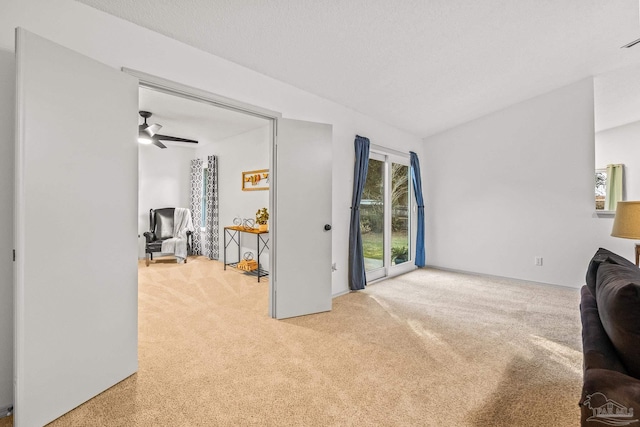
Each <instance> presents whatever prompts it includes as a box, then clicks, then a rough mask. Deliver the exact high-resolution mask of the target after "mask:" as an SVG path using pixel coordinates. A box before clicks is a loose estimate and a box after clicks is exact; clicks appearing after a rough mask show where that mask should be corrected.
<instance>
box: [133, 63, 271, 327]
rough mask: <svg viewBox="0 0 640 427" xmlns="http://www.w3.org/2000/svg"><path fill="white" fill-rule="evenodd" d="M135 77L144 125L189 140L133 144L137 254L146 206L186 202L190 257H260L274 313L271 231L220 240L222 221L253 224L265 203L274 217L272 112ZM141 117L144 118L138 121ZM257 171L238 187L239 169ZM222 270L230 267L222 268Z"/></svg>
mask: <svg viewBox="0 0 640 427" xmlns="http://www.w3.org/2000/svg"><path fill="white" fill-rule="evenodd" d="M133 74H134V75H135V73H133ZM138 77H139V79H140V87H139V110H140V111H147V112H151V113H152V114H153V115H152V117H151V120H148V124H149V125H151V124H155V123H158V124H160V125H161V126H162V130H161V133H162V134H166V135H172V136H177V137H179V138H181V139H187V140H190V141H188V142H183V141H171V140H169V141H167V140H164V139H163V140H162V145H165V146H166V147H167V148H166V149H162V148H160V147H158V146H157V145H143V144H140V145H139V147H138V152H139V176H138V182H139V186H138V231H139V233H138V234H139V236H140V238H139V245H138V257H139V258H144V257H145V255H146V254H145V252H146V250H145V247H146V237H145V236H144V233H145V232H147V231H149V228H150V215H149V212H150V209H158V208H165V207H182V208H187V209H189V211H190V213H191V219H192V223H193V233H192V235H191V240H190V243H191V245H190V246H191V248H190V249H191V252H190V253H191V256H192V257H195V258H197V257H203V258H201V261H202V260H209V259H212V260H217V261H218V262H220V263H224V262H226V263H231V262H234V263H235V262H238V261H241V260H242V259H245V258H246V259H257V258H258V256H259V257H260V260H259V265H258V269H257V272H259V273H261V274H260V275H261V276H262V277H260V279H261V280H262V281H263V282H266V283H265V284H266V285H267V286H268V287H269V291H268V292H269V303H268V305H269V307H268V312H269V315H270V316H272V317H273V315H272V305H273V303H272V297H271V295H272V293H273V292H274V290H273V284H274V281H273V280H271V277H269V276H266V277H265V275H270V274H271V273H272V272H273V263H272V260H273V258H274V256H273V253H274V251H273V250H270V248H273V245H272V244H269V243H271V242H269V240H272V239H270V237H271V234H272V233H268V234H266V235H262V236H261V237H263V239H262V243H263V244H262V245H260V244H257V243H256V240H254V239H249V238H246V237H244V236H240V235H238V236H235V239H234V240H233V242H231V241H230V242H225V237H226V236H225V234H226V231H227V230H226V227H228V226H233V225H234V224H237V223H238V222H241V223H242V224H243V225H244V226H247V227H252V226H253V225H254V223H255V218H256V213H257V212H258V210H262V209H267V210H268V212H269V213H270V214H272V215H273V212H274V210H273V203H272V201H271V200H272V191H270V190H269V184H268V183H269V182H270V180H269V178H270V177H271V171H272V168H273V165H272V154H271V152H272V147H273V136H274V135H273V134H274V132H273V129H274V127H275V125H274V120H275V118H276V117H275V116H274V115H272V116H267V115H265V114H262V113H255V112H251V111H249V112H248V111H246V110H245V109H243V108H238V107H237V106H228V105H226V104H224V103H220V102H218V101H217V100H214V99H210V98H207V97H205V96H202V95H198V94H196V93H194V92H195V90H191V89H189V90H188V92H190V93H187V90H184V89H182V88H179V87H178V88H176V87H175V86H176V85H173V86H174V87H169V88H168V87H166V86H165V85H166V83H165V84H158V82H157V81H155V82H154V81H150V80H149V79H147V78H146V76H145V77H140V76H138ZM140 120H141V121H140V123H142V120H143V119H140ZM192 141H197V143H194V142H192ZM212 159H214V160H213V161H214V162H215V163H212ZM212 164H215V166H213V167H212ZM210 168H211V169H212V170H211V171H210V170H209V169H210ZM213 170H215V172H216V173H215V174H214V173H213ZM254 170H263V171H265V173H264V174H263V178H264V179H263V180H262V182H261V183H260V185H254V184H257V183H256V182H255V181H254V182H249V183H246V185H245V183H244V182H243V183H242V185H241V179H243V176H244V173H245V172H246V171H254ZM210 172H211V173H210ZM243 181H244V179H243ZM265 181H266V183H267V184H266V185H265ZM214 184H215V185H214ZM251 187H259V188H260V190H261V191H243V190H249V189H250V190H253V189H254V188H251ZM213 188H215V196H214V193H213V192H212V193H211V194H208V192H207V190H210V191H213ZM214 201H215V203H214ZM255 226H256V227H257V224H256V225H255ZM239 234H241V233H239ZM230 240H231V239H230ZM265 242H266V244H265ZM225 243H227V244H226V245H225ZM231 243H234V244H235V246H234V245H232V244H231ZM154 255H155V256H154V259H155V260H156V262H172V263H175V262H176V261H175V260H176V257H175V256H173V255H172V256H169V257H166V256H165V257H163V255H165V254H162V253H158V254H154ZM158 256H159V258H158ZM236 257H239V259H235V258H236ZM188 261H189V258H188V259H187V262H188ZM256 264H257V262H256ZM225 269H226V270H234V269H235V268H226V266H225ZM232 273H233V274H242V273H240V272H235V271H233V272H232ZM252 273H255V272H252ZM265 278H268V279H269V280H264V279H265Z"/></svg>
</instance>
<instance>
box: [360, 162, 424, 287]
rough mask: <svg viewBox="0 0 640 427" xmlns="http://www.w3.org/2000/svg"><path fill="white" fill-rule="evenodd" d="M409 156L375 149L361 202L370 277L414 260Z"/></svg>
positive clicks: (363, 233) (365, 257)
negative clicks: (380, 151)
mask: <svg viewBox="0 0 640 427" xmlns="http://www.w3.org/2000/svg"><path fill="white" fill-rule="evenodd" d="M409 174H410V167H409V159H408V158H407V159H404V158H399V157H395V156H390V155H386V154H382V153H377V152H372V153H371V154H370V155H369V169H368V171H367V180H366V182H365V185H364V190H363V193H362V200H361V202H360V231H361V234H362V249H363V252H364V266H365V271H366V273H367V281H371V280H375V279H378V278H381V277H384V276H387V275H388V273H389V270H390V269H392V268H394V267H395V266H399V265H401V264H404V263H407V262H409V261H410V260H411V242H412V239H411V196H412V193H411V186H410V182H411V181H410V175H409Z"/></svg>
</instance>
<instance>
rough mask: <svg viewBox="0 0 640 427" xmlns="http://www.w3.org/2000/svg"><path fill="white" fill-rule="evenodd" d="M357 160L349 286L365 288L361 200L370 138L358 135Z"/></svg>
mask: <svg viewBox="0 0 640 427" xmlns="http://www.w3.org/2000/svg"><path fill="white" fill-rule="evenodd" d="M354 145H355V149H356V161H355V165H354V168H353V195H352V196H351V222H350V224H349V287H350V288H351V290H354V291H357V290H359V289H364V287H365V286H366V284H367V277H366V275H365V270H364V253H363V251H362V234H360V201H361V200H362V191H363V189H364V183H365V182H366V181H367V169H368V167H369V138H364V137H362V136H359V135H356V140H355V142H354Z"/></svg>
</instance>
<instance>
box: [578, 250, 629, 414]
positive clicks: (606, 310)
mask: <svg viewBox="0 0 640 427" xmlns="http://www.w3.org/2000/svg"><path fill="white" fill-rule="evenodd" d="M586 282H587V284H586V285H585V286H583V287H582V290H581V292H582V299H581V302H580V314H581V317H582V347H583V348H582V351H583V354H584V365H583V367H584V380H583V387H582V397H581V399H580V408H581V425H582V426H599V425H638V426H640V269H639V268H638V267H636V266H635V265H634V264H633V263H631V262H630V261H628V260H627V259H625V258H623V257H621V256H619V255H616V254H614V253H613V252H610V251H608V250H606V249H602V248H601V249H599V250H598V251H597V252H596V254H595V255H594V256H593V258H592V259H591V262H590V263H589V268H588V270H587V278H586Z"/></svg>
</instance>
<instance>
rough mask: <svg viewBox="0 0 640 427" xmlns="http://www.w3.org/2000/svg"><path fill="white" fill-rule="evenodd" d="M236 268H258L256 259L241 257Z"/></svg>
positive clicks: (251, 269) (247, 269) (250, 269)
mask: <svg viewBox="0 0 640 427" xmlns="http://www.w3.org/2000/svg"><path fill="white" fill-rule="evenodd" d="M236 268H237V269H238V270H242V271H254V270H257V269H258V261H256V260H255V259H250V260H246V259H243V260H242V261H240V262H239V263H238V265H237V266H236Z"/></svg>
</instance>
